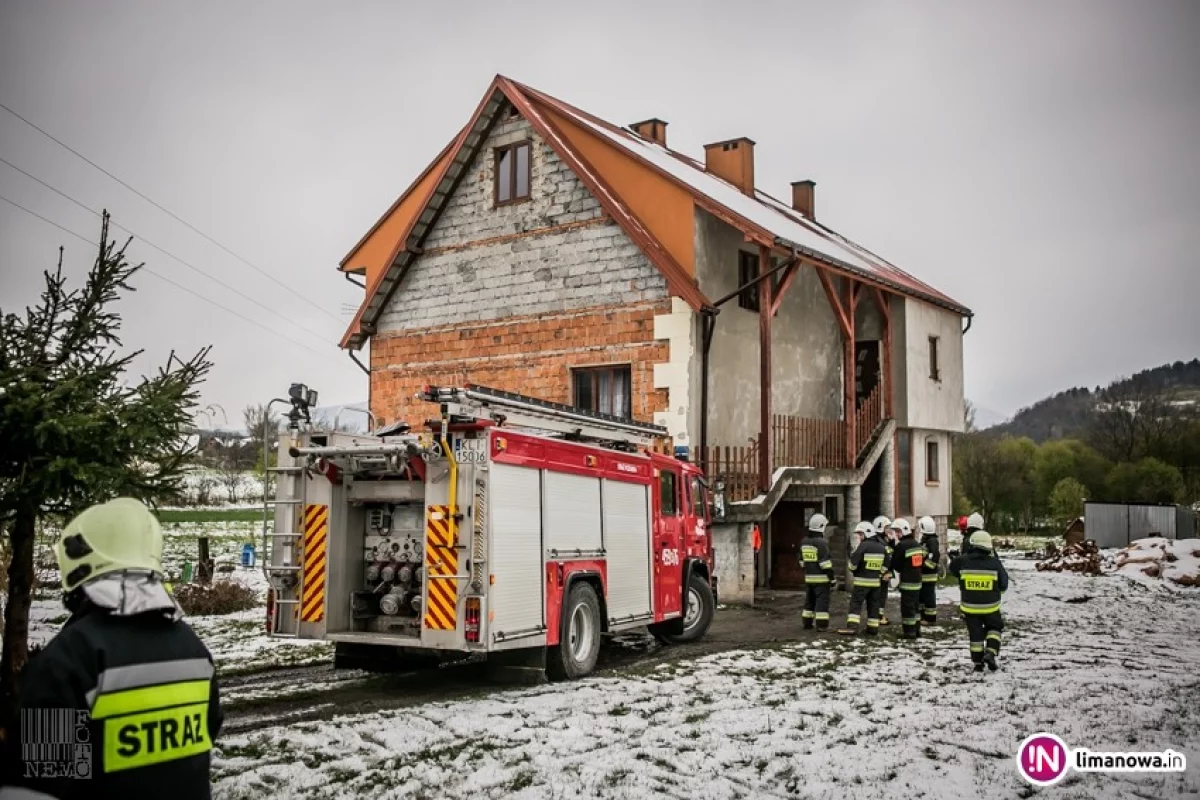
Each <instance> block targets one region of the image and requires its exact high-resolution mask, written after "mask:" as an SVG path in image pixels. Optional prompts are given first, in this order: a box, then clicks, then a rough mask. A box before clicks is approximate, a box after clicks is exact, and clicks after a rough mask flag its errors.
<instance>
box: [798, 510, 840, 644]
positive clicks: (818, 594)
mask: <svg viewBox="0 0 1200 800" xmlns="http://www.w3.org/2000/svg"><path fill="white" fill-rule="evenodd" d="M827 525H829V520H828V519H826V518H825V515H824V514H813V515H812V517H810V518H809V520H808V533H807V534H806V535H805V537H804V539H803V540H802V541H801V542H800V562H801V564H803V565H804V586H805V589H804V611H803V612H801V615H800V616H801V618H802V619H803V620H804V629H805V630H808V629H809V628H812V627H813V623H816V627H817V630H819V631H823V630H825V629H826V628H828V627H829V592H830V590H831V589H832V588H833V560H832V559H831V558H830V557H829V543H828V542H826V541H825V528H826V526H827Z"/></svg>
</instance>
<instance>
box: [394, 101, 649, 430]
mask: <svg viewBox="0 0 1200 800" xmlns="http://www.w3.org/2000/svg"><path fill="white" fill-rule="evenodd" d="M526 140H528V141H531V142H532V145H533V147H532V153H533V159H532V170H531V171H532V180H531V187H532V189H531V199H530V200H529V201H527V202H524V203H518V204H515V205H510V206H504V207H500V208H495V207H493V206H494V204H493V180H494V169H495V160H494V148H495V147H496V146H499V145H504V144H511V143H514V142H520V141H526ZM671 310H672V304H671V301H670V298H669V295H668V292H667V286H666V281H665V280H664V279H663V277H662V274H661V273H660V272H659V271H658V269H657V268H656V267H655V266H654V265H653V264H651V263H650V261H649V260H648V259H647V258H646V256H645V254H644V253H642V251H641V250H640V249H639V248H638V247H637V245H636V244H634V243H633V242H632V241H631V240H630V239H629V238H628V237H627V236H626V235H625V234H624V232H623V231H622V230H621V229H620V227H619V226H618V225H617V224H616V223H615V222H613V221H612V220H611V219H610V218H608V217H607V216H606V215H605V214H604V213H603V210H602V208H601V207H600V204H599V203H598V202H597V201H596V200H595V198H594V197H592V196H591V194H590V193H589V192H588V190H587V189H586V187H584V185H583V184H582V183H581V182H580V181H579V179H578V178H577V177H576V176H575V175H574V174H573V173H572V172H571V171H570V169H569V168H568V167H567V166H566V165H565V164H564V163H563V162H562V161H561V160H560V159H559V158H558V157H557V155H556V154H555V153H554V152H553V151H552V150H551V149H550V148H549V147H548V146H547V145H546V144H545V143H544V142H541V141H540V140H539V139H538V138H537V136H536V134H535V133H533V131H532V129H531V128H530V127H529V125H528V124H527V123H526V122H525V121H524V120H522V119H519V118H515V119H508V120H505V121H503V122H501V123H499V124H497V126H496V127H495V129H494V130H493V132H492V133H491V135H490V136H489V139H488V141H487V142H486V143H485V145H484V147H483V148H482V149H481V151H480V154H479V156H478V157H477V158H476V160H475V162H474V163H473V164H472V165H471V167H470V169H469V170H467V173H466V175H465V177H464V178H463V181H462V183H461V184H460V185H459V187H458V189H457V190H456V192H455V194H454V196H453V197H451V198H450V199H449V201H448V202H447V206H446V209H445V211H444V212H443V215H442V217H441V218H440V219H439V220H438V222H437V224H436V225H435V227H434V229H433V230H432V231H431V232H430V235H429V237H428V238H427V240H426V242H425V252H424V254H423V255H422V256H421V257H420V258H418V259H417V261H416V262H415V263H414V265H413V267H412V269H411V270H410V272H409V274H408V275H407V276H405V278H404V281H403V282H402V283H401V285H400V286H399V288H398V289H397V291H396V292H395V294H394V295H393V296H392V298H391V300H390V301H389V302H388V305H387V307H386V308H385V309H384V312H383V314H382V316H381V318H380V326H379V331H378V333H376V334H375V335H374V336H373V337H372V340H371V409H372V411H373V412H374V413H375V415H376V416H377V418H378V419H379V421H380V422H394V421H397V420H404V421H407V422H410V423H419V422H422V421H424V419H426V418H427V417H429V416H431V415H432V414H435V413H436V408H435V407H434V406H433V405H432V404H430V403H426V402H423V401H418V400H416V399H415V398H414V395H415V394H416V392H417V391H418V390H419V389H420V388H421V386H423V385H425V384H462V383H466V382H471V383H480V384H484V385H488V386H494V387H496V388H499V389H506V390H510V391H517V392H521V393H524V394H530V395H534V396H537V397H541V398H543V399H546V400H551V401H556V402H564V403H566V402H571V400H572V397H571V386H572V382H571V369H572V368H577V367H586V366H601V365H624V364H628V365H629V366H630V368H631V369H630V377H631V400H632V412H633V414H634V416H635V417H636V418H638V419H641V420H644V421H647V422H652V421H654V419H655V414H661V413H662V412H664V411H666V410H667V392H666V390H665V389H656V388H655V378H654V365H655V364H662V363H665V362H667V361H669V357H670V352H669V351H670V345H669V343H668V341H666V340H658V339H655V325H654V317H655V316H656V315H662V314H670V313H671ZM660 384H661V381H660Z"/></svg>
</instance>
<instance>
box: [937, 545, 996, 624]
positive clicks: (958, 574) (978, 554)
mask: <svg viewBox="0 0 1200 800" xmlns="http://www.w3.org/2000/svg"><path fill="white" fill-rule="evenodd" d="M950 574H951V575H953V576H954V577H955V578H957V579H958V586H959V589H960V590H961V593H962V600H961V602H960V603H959V606H958V607H959V609H960V610H961V611H962V612H963V613H964V614H994V613H995V612H997V611H999V610H1000V595H1001V594H1003V593H1004V592H1006V591H1007V590H1008V573H1007V572H1006V571H1005V570H1004V565H1003V564H1002V563H1000V559H999V558H996V556H994V555H992V554H991V553H990V552H988V551H986V550H980V549H978V548H974V547H972V548H970V549H969V550H967V552H965V553H963V554H962V555H961V556H959V557H958V558H956V559H954V563H952V564H951V565H950Z"/></svg>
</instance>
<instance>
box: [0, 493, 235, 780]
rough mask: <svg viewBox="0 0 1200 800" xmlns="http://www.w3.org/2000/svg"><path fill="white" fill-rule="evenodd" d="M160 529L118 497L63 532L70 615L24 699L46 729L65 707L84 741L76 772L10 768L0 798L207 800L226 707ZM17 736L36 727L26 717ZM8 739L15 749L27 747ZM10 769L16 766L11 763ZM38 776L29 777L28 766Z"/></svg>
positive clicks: (28, 679) (33, 745)
mask: <svg viewBox="0 0 1200 800" xmlns="http://www.w3.org/2000/svg"><path fill="white" fill-rule="evenodd" d="M162 544H163V539H162V529H161V528H160V526H159V523H158V520H157V519H156V518H155V517H154V515H153V514H152V513H151V512H150V509H148V508H147V507H146V506H145V505H143V504H142V503H141V502H139V501H137V500H133V499H131V498H124V497H123V498H118V499H116V500H112V501H110V502H107V503H103V504H100V505H96V506H92V507H91V508H89V509H87V510H86V511H84V512H83V513H82V514H80V515H79V516H77V517H75V519H73V520H72V521H71V522H70V523H69V524H68V525H67V527H66V528H65V529H64V530H63V533H62V536H61V538H60V539H59V541H58V543H57V545H56V547H55V556H56V557H57V560H58V568H59V573H60V575H61V579H62V588H63V601H64V603H65V605H66V607H67V609H68V610H69V611H70V612H71V616H70V618H69V619H68V620H67V622H66V624H65V625H63V628H62V630H61V631H60V632H59V633H58V635H57V636H55V637H54V639H53V640H52V641H51V642H50V643H49V644H48V645H46V648H45V649H44V650H43V651H42V652H40V653H38V654H37V655H36V656H35V657H34V658H33V659H31V660H30V662H29V663H28V664H27V665H26V668H25V670H24V672H23V673H22V675H21V686H20V697H19V702H20V707H21V709H22V711H23V712H24V711H26V710H27V711H29V712H30V714H31V715H38V718H39V720H41V722H40V724H41V725H42V730H45V729H46V726H50V729H54V728H53V726H54V725H62V724H63V722H62V720H60V719H59V718H58V717H55V718H54V719H53V720H49V719H47V716H48V715H49V716H53V712H54V711H55V710H59V712H60V714H62V715H66V716H65V717H64V719H68V722H67V726H66V727H67V730H72V729H76V730H77V731H83V724H84V723H83V722H81V720H85V721H86V723H85V724H86V737H87V738H81V737H82V735H83V734H81V733H79V732H77V733H76V741H77V742H78V741H86V742H89V743H90V746H91V750H90V757H87V756H81V755H80V753H81V751H80V748H79V747H78V746H76V747H74V754H73V758H72V762H73V763H74V764H75V775H76V776H80V777H82V775H81V774H80V771H81V770H83V769H87V770H88V771H89V772H90V774H89V775H88V778H89V779H88V780H79V779H77V778H76V777H74V776H71V775H69V774H68V775H67V776H63V777H49V776H47V777H36V775H37V774H39V773H40V774H45V771H29V770H25V769H20V768H19V767H18V768H17V769H8V770H6V772H7V774H8V775H9V776H11V777H12V778H13V779H14V780H15V781H16V782H15V783H14V784H13V785H11V786H9V785H8V784H7V783H6V788H4V789H3V790H0V798H3V800H8V798H14V800H15V798H31V799H32V798H60V800H61V799H63V798H85V797H87V798H90V797H129V798H134V797H166V796H170V797H171V798H173V800H185V799H186V798H204V800H208V798H211V796H212V793H211V790H210V785H209V763H210V751H211V750H212V743H213V740H214V739H215V738H216V736H217V734H218V732H219V731H220V729H221V721H222V714H221V709H220V704H219V700H218V695H217V684H216V681H215V679H214V677H213V662H212V656H211V655H210V654H209V652H208V649H207V648H206V647H205V646H204V644H203V642H201V641H200V638H199V637H198V636H196V634H195V633H194V632H193V631H192V629H191V628H190V627H189V626H188V625H187V623H185V622H183V621H182V620H181V617H182V612H181V611H180V609H179V606H178V604H177V603H176V602H175V599H174V598H173V597H172V596H171V595H170V594H168V593H167V590H166V588H165V587H164V585H163V577H164V575H163V568H162ZM18 730H19V731H20V733H18V736H17V737H14V738H19V737H20V736H23V735H31V734H30V733H29V731H31V730H33V727H32V726H20V727H19V729H18ZM52 741H57V740H46V741H45V742H38V741H36V740H33V739H28V740H25V741H23V742H21V743H20V744H18V743H17V742H12V744H13V745H14V747H13V748H12V750H13V751H14V752H12V758H19V757H20V756H19V755H17V753H19V751H20V750H21V749H22V745H24V746H27V748H28V749H29V750H31V751H37V750H38V748H37V745H38V744H51V743H52ZM10 766H14V765H11V763H10ZM31 772H32V773H33V774H30V773H31Z"/></svg>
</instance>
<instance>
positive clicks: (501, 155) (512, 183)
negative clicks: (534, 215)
mask: <svg viewBox="0 0 1200 800" xmlns="http://www.w3.org/2000/svg"><path fill="white" fill-rule="evenodd" d="M530 153H531V147H530V144H529V142H518V143H517V144H510V145H505V146H504V147H497V148H496V205H497V206H503V205H508V204H510V203H519V202H521V201H522V200H528V199H529V185H530V183H532V181H531V180H530V178H531V173H530V162H531V159H530Z"/></svg>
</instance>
